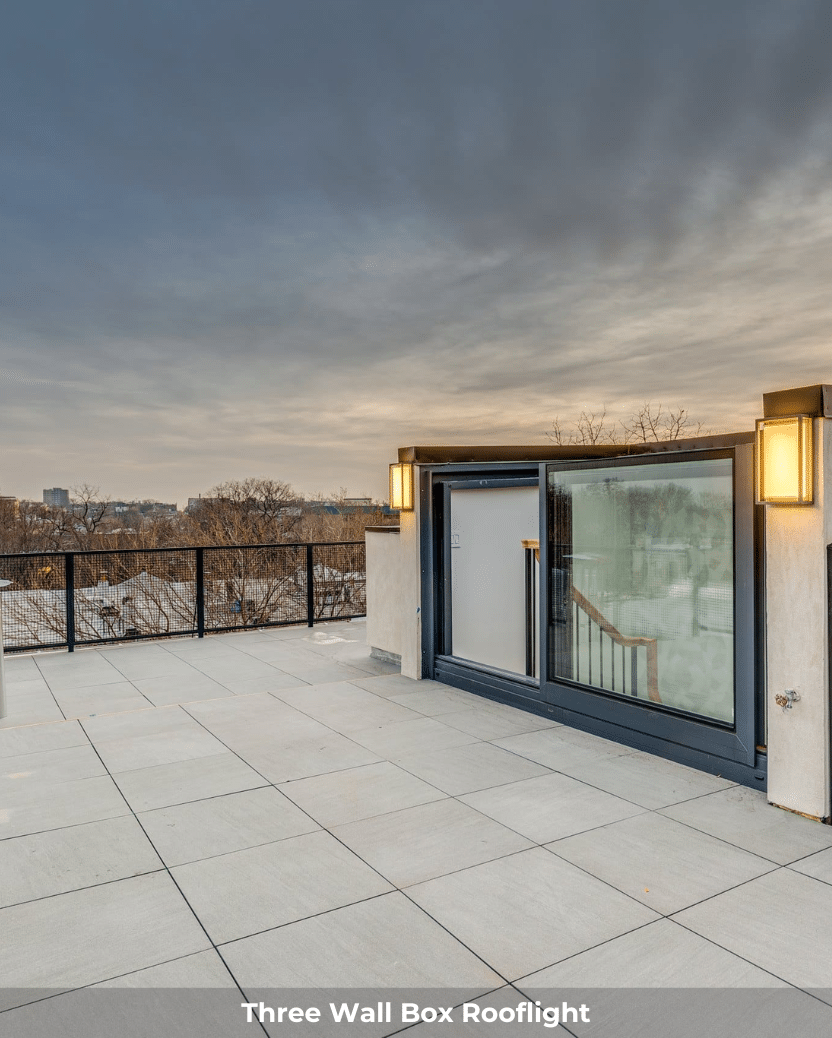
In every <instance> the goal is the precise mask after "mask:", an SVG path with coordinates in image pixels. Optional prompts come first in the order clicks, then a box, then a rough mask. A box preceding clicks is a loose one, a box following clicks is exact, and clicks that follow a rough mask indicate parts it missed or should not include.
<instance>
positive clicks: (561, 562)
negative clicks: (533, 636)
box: [548, 458, 734, 724]
mask: <svg viewBox="0 0 832 1038" xmlns="http://www.w3.org/2000/svg"><path fill="white" fill-rule="evenodd" d="M732 464H733V462H732V459H731V458H719V459H709V460H698V461H678V462H672V463H661V464H640V465H639V464H634V465H631V466H629V465H628V466H620V467H618V466H616V467H613V466H609V467H603V468H593V467H589V468H585V469H579V470H567V471H550V472H549V486H548V492H549V496H550V510H549V515H550V528H549V545H550V548H549V550H550V554H549V559H550V565H551V575H550V577H551V579H550V588H551V595H552V608H551V615H550V624H551V626H550V638H549V644H550V657H549V677H550V679H551V680H557V679H558V678H566V679H568V680H570V681H576V682H580V683H581V684H585V685H590V686H592V687H593V688H597V689H603V690H605V691H607V692H610V693H615V694H618V695H621V696H627V697H635V698H638V699H642V700H646V701H652V702H655V703H661V704H663V705H664V706H666V707H671V708H674V709H677V710H682V711H685V712H687V713H692V714H696V715H699V716H701V717H706V718H710V719H712V720H716V721H722V722H725V723H729V724H730V723H733V720H734V561H733V560H734V544H733V489H732V487H733V481H732Z"/></svg>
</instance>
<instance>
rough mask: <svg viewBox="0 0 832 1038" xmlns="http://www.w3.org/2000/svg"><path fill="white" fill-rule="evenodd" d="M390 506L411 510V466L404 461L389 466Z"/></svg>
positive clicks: (403, 510) (401, 509) (404, 510)
mask: <svg viewBox="0 0 832 1038" xmlns="http://www.w3.org/2000/svg"><path fill="white" fill-rule="evenodd" d="M390 507H391V508H395V509H396V510H397V511H399V512H412V511H413V466H412V465H409V464H408V463H407V462H405V461H399V462H396V463H395V464H393V465H391V466H390Z"/></svg>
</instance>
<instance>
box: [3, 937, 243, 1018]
mask: <svg viewBox="0 0 832 1038" xmlns="http://www.w3.org/2000/svg"><path fill="white" fill-rule="evenodd" d="M210 950H211V949H209V948H204V949H202V951H197V952H186V953H185V954H184V955H176V956H174V958H172V959H164V960H163V961H162V962H156V963H154V964H153V966H142V967H141V969H138V970H131V971H130V972H129V973H117V974H116V975H115V976H113V977H105V978H104V980H96V981H94V982H93V983H92V984H81V985H79V986H78V987H70V988H61V989H60V990H57V991H53V992H52V993H51V994H49V995H44V997H43V998H36V999H33V1000H32V1001H31V1002H21V1004H20V1005H17V1006H9V1007H8V1008H7V1009H0V1016H2V1015H3V1013H12V1012H14V1011H15V1010H17V1009H25V1008H26V1006H35V1005H38V1004H39V1003H41V1002H48V1001H50V999H53V998H58V997H59V996H60V995H71V994H73V993H74V992H76V991H90V990H92V989H93V988H95V987H97V986H98V985H100V984H107V983H109V982H110V981H112V980H120V979H121V978H122V977H132V976H133V975H134V974H136V973H142V972H144V970H146V969H155V968H156V966H166V965H168V964H169V963H171V962H181V961H182V960H183V959H189V958H191V957H192V956H194V955H203V954H204V953H205V952H206V951H210ZM214 950H216V949H214ZM218 954H219V953H218ZM220 958H221V960H222V957H221V956H220ZM222 962H223V965H224V966H225V967H226V969H228V966H227V965H226V963H225V960H222ZM229 973H231V971H230V970H229ZM231 976H232V979H234V977H233V974H231ZM234 983H235V984H237V981H236V979H234ZM237 989H238V991H240V994H243V991H242V989H241V988H240V986H239V984H237ZM23 990H28V989H25V988H24V989H23ZM151 990H153V989H151ZM191 990H205V991H217V990H225V989H224V988H222V989H218V988H205V989H201V988H197V989H191Z"/></svg>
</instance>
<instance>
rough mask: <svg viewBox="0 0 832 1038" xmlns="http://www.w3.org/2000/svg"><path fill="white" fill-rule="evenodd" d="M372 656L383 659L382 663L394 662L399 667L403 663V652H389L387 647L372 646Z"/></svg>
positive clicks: (372, 657) (375, 658)
mask: <svg viewBox="0 0 832 1038" xmlns="http://www.w3.org/2000/svg"><path fill="white" fill-rule="evenodd" d="M370 658H371V659H374V660H381V662H382V663H393V664H395V666H397V667H400V666H401V665H402V657H401V653H398V652H388V651H387V649H377V648H376V647H375V646H374V645H371V646H370Z"/></svg>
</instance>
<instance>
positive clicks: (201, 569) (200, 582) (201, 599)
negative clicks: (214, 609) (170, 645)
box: [196, 548, 205, 638]
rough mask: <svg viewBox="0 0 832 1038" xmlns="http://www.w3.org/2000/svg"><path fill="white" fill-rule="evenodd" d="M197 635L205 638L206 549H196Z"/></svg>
mask: <svg viewBox="0 0 832 1038" xmlns="http://www.w3.org/2000/svg"><path fill="white" fill-rule="evenodd" d="M196 634H197V637H198V638H204V637H205V549H204V548H197V549H196Z"/></svg>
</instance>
